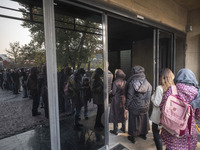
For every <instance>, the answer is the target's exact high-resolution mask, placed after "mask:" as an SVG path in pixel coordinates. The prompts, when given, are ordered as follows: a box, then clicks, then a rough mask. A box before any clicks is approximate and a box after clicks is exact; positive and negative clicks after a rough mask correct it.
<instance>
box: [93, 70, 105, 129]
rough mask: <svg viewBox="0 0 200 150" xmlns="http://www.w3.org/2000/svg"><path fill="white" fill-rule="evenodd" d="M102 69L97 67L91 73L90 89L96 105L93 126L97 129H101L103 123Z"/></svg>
mask: <svg viewBox="0 0 200 150" xmlns="http://www.w3.org/2000/svg"><path fill="white" fill-rule="evenodd" d="M102 76H103V70H102V69H101V68H97V69H96V70H95V72H94V73H93V74H92V78H91V91H92V97H93V102H94V104H96V105H97V115H96V120H95V125H94V128H95V129H97V130H103V129H104V125H103V124H102V123H101V117H102V114H103V113H104V95H103V81H102V79H101V77H102Z"/></svg>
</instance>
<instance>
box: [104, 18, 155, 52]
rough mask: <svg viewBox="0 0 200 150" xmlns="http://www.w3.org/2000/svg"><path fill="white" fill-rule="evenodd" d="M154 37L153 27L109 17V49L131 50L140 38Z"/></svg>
mask: <svg viewBox="0 0 200 150" xmlns="http://www.w3.org/2000/svg"><path fill="white" fill-rule="evenodd" d="M149 38H153V29H151V28H149V27H144V26H141V25H138V24H133V23H130V22H127V21H123V20H120V19H116V18H113V17H108V49H109V51H116V50H129V49H131V48H132V45H133V44H134V43H135V42H136V41H139V40H144V39H149Z"/></svg>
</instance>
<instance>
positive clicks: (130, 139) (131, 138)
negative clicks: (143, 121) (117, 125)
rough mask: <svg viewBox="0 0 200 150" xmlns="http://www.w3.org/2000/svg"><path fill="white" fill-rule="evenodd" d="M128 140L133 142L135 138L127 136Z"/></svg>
mask: <svg viewBox="0 0 200 150" xmlns="http://www.w3.org/2000/svg"><path fill="white" fill-rule="evenodd" d="M128 140H129V141H131V142H132V143H133V144H135V138H134V137H133V136H128Z"/></svg>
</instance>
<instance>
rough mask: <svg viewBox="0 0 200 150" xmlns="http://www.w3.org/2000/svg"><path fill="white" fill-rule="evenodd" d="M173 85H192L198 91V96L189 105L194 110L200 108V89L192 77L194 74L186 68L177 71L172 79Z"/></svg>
mask: <svg viewBox="0 0 200 150" xmlns="http://www.w3.org/2000/svg"><path fill="white" fill-rule="evenodd" d="M174 82H175V84H176V83H184V84H188V85H192V86H194V87H196V88H197V89H198V94H197V96H196V98H195V99H194V100H193V101H192V102H191V103H190V105H192V107H193V108H194V109H197V108H200V88H199V86H198V81H197V79H196V77H195V75H194V73H193V72H192V71H191V70H189V69H186V68H183V69H181V70H179V71H178V73H177V75H176V77H175V79H174Z"/></svg>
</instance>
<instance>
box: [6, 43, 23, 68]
mask: <svg viewBox="0 0 200 150" xmlns="http://www.w3.org/2000/svg"><path fill="white" fill-rule="evenodd" d="M9 45H10V49H9V50H8V49H6V52H7V54H8V56H9V57H11V58H12V59H14V63H15V64H16V63H17V61H18V59H19V52H20V45H19V42H14V43H10V44H9Z"/></svg>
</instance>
